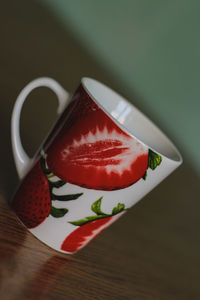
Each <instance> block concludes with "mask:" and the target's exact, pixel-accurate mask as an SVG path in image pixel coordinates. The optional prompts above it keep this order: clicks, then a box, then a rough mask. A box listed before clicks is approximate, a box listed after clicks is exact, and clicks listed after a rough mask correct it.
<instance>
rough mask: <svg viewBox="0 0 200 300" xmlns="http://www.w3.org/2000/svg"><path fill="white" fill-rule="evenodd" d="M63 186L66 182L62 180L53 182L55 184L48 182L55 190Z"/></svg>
mask: <svg viewBox="0 0 200 300" xmlns="http://www.w3.org/2000/svg"><path fill="white" fill-rule="evenodd" d="M65 184H66V181H64V180H58V181H55V182H53V181H51V182H50V185H51V186H52V187H55V188H59V187H61V186H63V185H65Z"/></svg>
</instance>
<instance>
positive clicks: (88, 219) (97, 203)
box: [69, 197, 125, 226]
mask: <svg viewBox="0 0 200 300" xmlns="http://www.w3.org/2000/svg"><path fill="white" fill-rule="evenodd" d="M102 199H103V197H101V198H99V199H98V200H96V201H95V202H94V203H93V204H92V205H91V210H92V211H93V212H95V213H96V215H94V216H89V217H85V218H83V219H81V220H77V221H72V222H69V223H70V224H72V225H75V226H82V225H84V224H87V223H89V222H92V221H95V220H98V219H102V218H108V217H112V216H114V215H117V214H119V213H120V212H122V211H123V210H125V205H124V204H122V203H118V204H117V206H116V207H114V208H113V210H112V214H105V213H103V212H102V210H101V200H102Z"/></svg>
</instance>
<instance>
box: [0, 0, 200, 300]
mask: <svg viewBox="0 0 200 300" xmlns="http://www.w3.org/2000/svg"><path fill="white" fill-rule="evenodd" d="M0 30H1V56H0V65H1V69H0V77H1V78H0V79H1V80H0V124H1V126H0V133H1V135H0V136H1V142H2V144H1V147H0V151H1V152H0V154H1V155H0V166H1V168H0V299H2V300H18V299H20V300H25V299H35V298H37V299H61V300H62V299H72V300H73V299H74V300H78V299H86V300H87V299H88V300H89V299H109V300H110V299H122V300H126V299H127V300H129V299H131V300H132V299H136V300H144V299H147V300H151V299H152V300H155V299H161V300H163V299H164V300H165V299H176V300H177V299H180V300H184V299H189V300H190V299H200V285H199V275H200V271H199V270H200V258H199V256H200V254H199V253H200V235H199V228H200V218H199V212H200V202H199V178H198V177H197V175H196V174H195V172H194V171H193V170H192V168H191V167H190V165H189V163H187V157H186V158H185V161H186V162H185V164H184V165H183V166H182V167H181V168H180V169H179V170H177V171H176V172H175V173H174V174H173V175H171V176H170V177H169V178H168V179H167V180H165V181H164V182H163V183H162V184H161V185H160V186H159V187H158V188H156V189H155V190H154V191H153V192H151V193H150V194H149V195H148V196H147V197H146V198H145V199H143V200H142V201H141V202H140V203H138V204H137V205H136V206H134V207H133V208H132V209H131V210H130V211H129V213H128V214H126V215H125V216H124V217H122V218H121V219H120V220H119V221H118V222H117V223H115V224H113V225H112V226H111V227H110V228H109V229H107V230H106V231H105V232H104V233H103V234H102V235H100V236H99V237H98V238H96V239H95V240H94V241H93V242H91V243H90V245H89V246H87V247H86V248H84V249H83V250H81V251H80V252H78V253H77V254H75V255H73V256H69V255H64V254H59V253H57V252H55V251H54V250H51V249H50V248H48V247H47V246H45V245H43V244H42V243H41V242H40V241H38V240H37V239H36V238H35V237H33V236H32V235H31V234H30V233H29V232H27V230H26V229H25V228H24V227H23V226H22V225H21V223H19V221H18V220H17V218H16V216H15V214H14V213H13V212H12V211H11V209H10V207H9V204H8V203H9V200H10V199H11V196H12V193H13V191H14V189H15V188H16V185H17V183H18V179H17V175H16V171H15V167H14V162H13V158H12V153H11V144H10V116H11V111H12V107H13V104H14V101H15V99H16V96H17V95H18V93H19V91H20V89H21V88H22V87H23V86H24V85H25V84H26V83H27V82H29V81H30V80H32V79H33V78H35V77H38V76H42V75H48V76H51V77H54V78H56V79H57V80H58V81H59V82H61V83H62V84H63V86H65V87H66V88H68V89H69V90H73V89H74V88H75V87H76V86H77V83H78V82H79V80H80V77H81V76H83V75H87V76H91V77H95V78H97V79H99V80H102V81H105V82H106V83H107V84H109V85H111V86H112V87H114V88H116V87H117V88H118V85H117V80H116V79H115V78H114V79H113V80H112V81H111V79H110V76H109V73H108V71H107V70H106V69H103V68H102V66H100V65H99V64H98V63H97V62H96V61H95V59H94V58H92V57H91V55H90V54H89V53H87V51H86V50H85V49H84V46H83V45H81V44H79V42H78V41H77V40H76V37H74V36H73V35H72V34H71V33H70V28H69V31H66V30H64V29H63V28H62V27H61V25H60V24H59V23H57V21H56V20H55V19H54V18H53V17H52V15H51V14H50V13H49V12H48V11H47V10H46V9H44V7H42V6H41V5H39V4H36V2H34V1H25V0H19V1H15V2H13V1H9V0H8V1H4V3H2V4H1V10H0ZM120 91H121V92H122V93H124V91H123V87H121V90H120ZM46 107H48V110H47V109H46ZM55 107H56V101H55V96H54V95H53V94H52V93H51V92H50V91H47V90H45V89H40V90H38V91H35V92H33V94H32V95H31V96H30V102H29V103H28V104H27V105H25V107H24V110H23V117H22V134H23V142H24V145H25V147H26V149H27V151H28V152H29V153H30V154H31V153H34V151H35V149H36V148H37V147H38V145H39V144H40V142H41V141H42V139H43V138H44V136H45V135H46V133H47V131H48V130H49V128H50V126H51V123H52V120H53V119H55Z"/></svg>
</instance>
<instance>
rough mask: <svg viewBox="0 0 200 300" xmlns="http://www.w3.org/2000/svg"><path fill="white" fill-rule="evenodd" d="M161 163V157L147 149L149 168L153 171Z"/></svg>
mask: <svg viewBox="0 0 200 300" xmlns="http://www.w3.org/2000/svg"><path fill="white" fill-rule="evenodd" d="M161 161H162V157H161V156H160V155H158V154H157V153H155V152H153V151H152V150H150V149H149V159H148V166H149V168H151V169H152V170H155V168H156V167H157V166H159V165H160V164H161Z"/></svg>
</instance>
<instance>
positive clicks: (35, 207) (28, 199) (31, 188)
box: [12, 157, 82, 228]
mask: <svg viewBox="0 0 200 300" xmlns="http://www.w3.org/2000/svg"><path fill="white" fill-rule="evenodd" d="M45 165H46V164H45V159H44V158H43V157H41V158H40V160H39V161H38V162H37V163H36V164H35V165H34V166H33V168H32V170H31V171H30V172H29V173H28V175H27V176H26V177H25V179H24V181H23V182H22V184H21V185H20V187H19V189H18V190H17V192H16V194H15V197H14V199H13V202H12V207H13V209H14V210H15V212H16V214H17V215H18V217H19V218H20V220H21V221H22V222H23V223H24V225H25V226H27V227H28V228H35V227H37V226H38V225H40V224H41V223H42V222H44V220H45V219H46V218H47V217H48V216H49V215H50V214H51V215H52V216H53V217H55V218H60V217H63V216H64V215H65V214H66V213H67V212H68V209H67V208H56V207H54V206H52V201H53V200H59V201H70V200H75V199H78V198H79V197H80V196H81V195H82V193H79V194H70V195H55V194H54V193H53V188H54V187H56V188H59V187H61V186H63V185H64V184H66V182H65V181H62V180H58V181H55V182H52V181H50V180H49V177H50V178H51V177H53V176H54V174H52V173H51V172H50V170H48V169H47V168H46V166H45Z"/></svg>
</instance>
